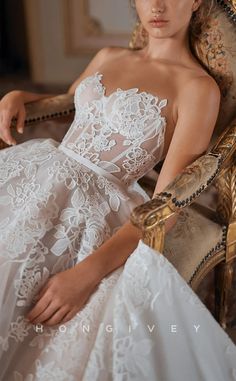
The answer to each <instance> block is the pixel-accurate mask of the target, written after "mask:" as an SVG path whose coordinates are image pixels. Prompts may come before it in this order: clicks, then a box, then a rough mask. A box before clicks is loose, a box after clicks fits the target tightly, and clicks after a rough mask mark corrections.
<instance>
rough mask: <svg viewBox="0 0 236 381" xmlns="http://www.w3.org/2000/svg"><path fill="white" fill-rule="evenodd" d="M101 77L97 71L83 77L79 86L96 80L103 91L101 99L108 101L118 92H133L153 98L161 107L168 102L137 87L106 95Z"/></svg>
mask: <svg viewBox="0 0 236 381" xmlns="http://www.w3.org/2000/svg"><path fill="white" fill-rule="evenodd" d="M102 77H103V73H101V72H99V71H96V72H95V73H94V74H91V75H89V76H87V77H85V78H84V79H83V80H82V81H81V82H80V84H82V82H83V81H85V80H88V79H89V78H96V79H97V80H98V84H99V85H100V86H101V88H102V90H103V97H104V98H105V99H109V98H110V97H111V96H112V95H114V94H116V93H118V92H122V93H134V91H135V93H136V94H143V95H146V96H147V97H151V98H154V99H155V100H156V101H160V104H161V105H162V104H163V106H166V104H167V102H168V99H166V98H160V97H159V96H158V95H155V94H152V93H150V92H148V91H140V89H139V88H138V87H131V88H129V89H122V88H120V87H117V88H116V89H114V90H112V91H111V93H110V94H107V88H106V86H105V84H104V83H103V81H102ZM80 84H79V85H80ZM79 85H78V86H79Z"/></svg>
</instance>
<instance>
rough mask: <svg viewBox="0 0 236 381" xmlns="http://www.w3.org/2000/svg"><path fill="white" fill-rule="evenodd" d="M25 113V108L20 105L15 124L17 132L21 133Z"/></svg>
mask: <svg viewBox="0 0 236 381" xmlns="http://www.w3.org/2000/svg"><path fill="white" fill-rule="evenodd" d="M25 115H26V112H25V108H24V107H22V108H21V109H20V111H19V113H18V118H17V124H16V129H17V132H19V134H23V130H24V123H25Z"/></svg>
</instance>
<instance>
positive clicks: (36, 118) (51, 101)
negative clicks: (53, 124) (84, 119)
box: [12, 94, 75, 127]
mask: <svg viewBox="0 0 236 381" xmlns="http://www.w3.org/2000/svg"><path fill="white" fill-rule="evenodd" d="M25 108H26V119H25V125H26V126H28V125H32V124H35V123H39V122H42V121H46V120H51V119H55V118H60V117H63V116H66V115H70V114H71V113H73V112H74V111H75V106H74V95H72V94H62V95H57V96H55V97H51V98H44V99H40V100H38V101H34V102H29V103H26V105H25ZM15 125H16V119H13V121H12V126H13V127H15Z"/></svg>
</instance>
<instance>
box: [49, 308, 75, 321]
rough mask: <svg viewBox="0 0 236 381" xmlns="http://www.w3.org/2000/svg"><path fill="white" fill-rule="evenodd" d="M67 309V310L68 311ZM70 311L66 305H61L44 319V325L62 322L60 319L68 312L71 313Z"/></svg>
mask: <svg viewBox="0 0 236 381" xmlns="http://www.w3.org/2000/svg"><path fill="white" fill-rule="evenodd" d="M68 311H69V312H68ZM71 312H72V311H70V310H69V307H68V306H64V307H61V308H60V309H59V310H58V311H56V312H55V313H54V314H53V315H52V316H51V317H50V318H49V319H47V320H44V321H43V324H44V325H55V324H59V323H61V322H62V320H63V319H64V318H65V316H67V315H68V314H71Z"/></svg>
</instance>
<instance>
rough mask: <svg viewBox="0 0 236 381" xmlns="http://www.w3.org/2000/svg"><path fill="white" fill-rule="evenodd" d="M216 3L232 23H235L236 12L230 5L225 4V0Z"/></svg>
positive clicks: (218, 0)
mask: <svg viewBox="0 0 236 381" xmlns="http://www.w3.org/2000/svg"><path fill="white" fill-rule="evenodd" d="M216 1H217V3H218V4H219V5H220V6H221V7H223V8H224V10H225V11H226V13H227V16H228V17H229V18H230V19H231V20H232V21H234V22H236V12H235V11H234V9H233V8H232V6H231V5H229V4H226V2H225V0H216Z"/></svg>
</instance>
